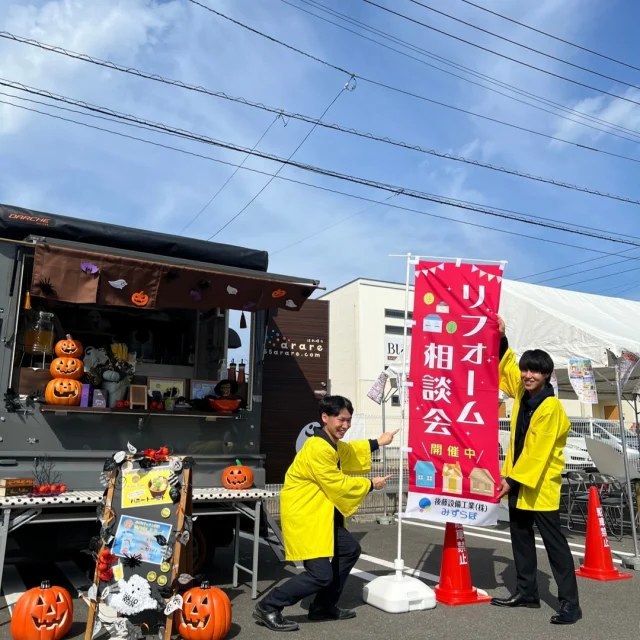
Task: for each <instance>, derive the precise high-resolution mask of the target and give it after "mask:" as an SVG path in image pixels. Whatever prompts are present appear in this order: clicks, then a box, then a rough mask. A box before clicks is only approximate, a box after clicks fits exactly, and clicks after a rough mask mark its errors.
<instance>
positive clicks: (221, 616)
mask: <svg viewBox="0 0 640 640" xmlns="http://www.w3.org/2000/svg"><path fill="white" fill-rule="evenodd" d="M175 622H176V626H177V627H178V633H179V634H180V637H181V638H184V640H222V639H223V638H225V637H226V636H227V634H228V633H229V631H230V630H231V602H230V601H229V598H228V596H227V594H226V593H225V592H224V591H222V589H218V588H216V587H211V586H209V583H208V582H203V583H202V586H201V587H194V588H193V589H189V591H187V592H186V593H185V594H184V598H183V604H182V610H178V611H176V615H175Z"/></svg>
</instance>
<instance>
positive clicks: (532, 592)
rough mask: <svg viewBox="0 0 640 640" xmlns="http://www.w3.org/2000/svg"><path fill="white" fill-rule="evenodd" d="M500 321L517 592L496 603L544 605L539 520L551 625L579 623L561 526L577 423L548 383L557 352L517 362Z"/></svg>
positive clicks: (504, 489)
mask: <svg viewBox="0 0 640 640" xmlns="http://www.w3.org/2000/svg"><path fill="white" fill-rule="evenodd" d="M498 324H499V328H500V335H501V341H500V389H502V391H503V392H504V393H506V394H507V395H508V396H510V397H511V398H513V400H514V403H513V410H512V415H511V440H510V443H509V449H508V451H507V455H506V459H505V462H504V466H503V468H502V476H503V480H502V485H501V487H500V490H499V493H498V497H499V498H502V497H503V496H508V501H509V523H510V531H511V546H512V549H513V560H514V563H515V565H516V576H517V591H516V593H515V594H514V595H512V596H511V597H509V598H493V600H492V601H491V602H492V604H494V605H497V606H501V607H529V608H532V609H537V608H539V607H540V599H539V596H538V585H537V579H536V578H537V570H538V569H537V559H536V541H535V535H534V531H533V525H534V523H535V525H536V526H537V527H538V531H539V532H540V535H541V536H542V541H543V543H544V546H545V549H546V551H547V555H548V557H549V563H550V564H551V570H552V572H553V577H554V578H555V581H556V584H557V585H558V600H559V601H560V610H559V611H558V613H557V614H556V615H554V616H552V617H551V623H552V624H573V623H575V622H577V621H578V620H580V618H582V610H581V609H580V603H579V601H578V583H577V580H576V574H575V566H574V563H573V556H572V555H571V550H570V549H569V544H568V543H567V539H566V538H565V536H564V534H563V533H562V530H561V528H560V491H561V488H562V470H563V469H564V455H563V449H564V446H565V444H566V442H567V436H568V435H569V429H570V427H571V423H570V422H569V418H567V415H566V413H565V411H564V408H563V407H562V404H561V403H560V400H558V398H556V397H555V394H554V391H553V387H552V386H551V383H550V382H549V380H550V378H551V374H552V373H553V368H554V364H553V360H552V359H551V356H550V355H549V354H548V353H546V352H545V351H542V350H540V349H534V350H531V351H525V352H524V353H523V354H522V357H521V358H520V361H519V362H516V356H515V354H514V353H513V351H512V350H511V349H510V348H509V343H508V341H507V338H506V336H505V326H504V322H503V320H502V319H501V318H498Z"/></svg>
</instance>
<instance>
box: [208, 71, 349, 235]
mask: <svg viewBox="0 0 640 640" xmlns="http://www.w3.org/2000/svg"><path fill="white" fill-rule="evenodd" d="M348 84H349V83H347V84H346V85H345V86H344V87H342V88H341V89H340V91H338V94H337V95H336V97H335V98H334V99H333V100H332V101H331V102H330V103H329V104H328V106H327V108H326V109H325V110H324V111H323V112H322V115H321V116H320V120H321V119H322V118H323V117H324V116H325V115H326V113H327V111H329V109H331V107H332V106H333V105H334V104H335V103H336V102H337V100H338V98H339V97H340V96H341V95H342V94H343V93H344V91H345V90H346V89H347V87H348ZM318 124H319V121H318V122H316V123H314V125H313V127H311V129H309V131H308V133H307V135H306V136H305V137H304V138H303V139H302V142H300V144H299V145H298V146H297V147H296V148H295V149H294V150H293V152H292V153H291V155H290V156H289V157H288V158H287V160H286V162H289V160H291V158H293V156H294V155H295V154H296V153H297V152H298V150H299V149H300V147H301V146H302V145H303V144H304V143H305V142H306V141H307V138H308V137H309V136H310V135H311V134H312V133H313V132H314V131H315V128H316V127H317V126H318ZM247 157H248V156H247ZM285 166H286V163H285V164H282V165H281V166H280V168H279V169H278V170H277V171H276V172H275V173H274V174H273V176H271V178H269V180H268V181H267V183H266V184H265V185H264V186H263V187H262V189H260V191H258V193H256V195H255V196H253V198H251V200H249V202H247V204H245V205H244V207H242V209H240V211H238V213H236V215H235V216H233V218H231V219H230V220H228V221H227V222H225V224H223V225H222V226H221V227H220V228H219V229H218V230H217V231H216V232H215V233H214V234H213V235H212V236H209V237H208V238H207V240H212V239H213V238H215V237H216V236H217V235H218V234H219V233H220V232H221V231H223V230H224V229H226V228H227V227H228V226H229V225H230V224H231V223H232V222H233V221H234V220H237V219H238V218H239V217H240V215H242V213H243V212H244V211H246V210H247V209H248V208H249V206H250V205H251V204H252V203H253V202H255V201H256V200H257V198H258V197H259V196H260V194H261V193H262V192H263V191H264V190H265V189H266V188H267V187H268V186H269V185H270V184H271V183H272V182H273V181H274V180H275V179H276V178H277V177H278V174H279V173H280V172H281V171H282V170H283V169H284V168H285Z"/></svg>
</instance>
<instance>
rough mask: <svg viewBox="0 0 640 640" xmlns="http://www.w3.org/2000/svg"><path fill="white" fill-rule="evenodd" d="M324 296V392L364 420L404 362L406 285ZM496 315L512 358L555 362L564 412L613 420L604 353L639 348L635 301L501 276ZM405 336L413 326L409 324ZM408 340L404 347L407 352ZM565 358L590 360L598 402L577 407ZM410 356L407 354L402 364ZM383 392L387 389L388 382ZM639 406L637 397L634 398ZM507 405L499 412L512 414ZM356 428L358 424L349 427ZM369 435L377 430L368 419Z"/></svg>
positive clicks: (629, 411)
mask: <svg viewBox="0 0 640 640" xmlns="http://www.w3.org/2000/svg"><path fill="white" fill-rule="evenodd" d="M322 298H323V299H325V300H329V301H330V310H329V314H330V329H329V378H330V390H331V391H330V392H331V393H337V394H340V395H344V396H347V397H348V398H350V399H351V401H352V402H353V403H354V409H355V412H356V413H357V414H364V415H365V416H367V418H368V419H369V422H371V421H375V420H376V417H378V419H379V416H380V413H381V408H380V406H379V405H378V404H376V403H375V402H373V401H372V400H371V399H369V398H368V397H367V392H368V391H369V389H370V388H371V386H372V385H373V383H374V382H375V380H376V379H377V377H378V375H379V374H380V372H381V371H382V370H384V369H385V367H386V366H389V365H393V366H401V365H402V345H403V331H404V329H403V326H404V309H405V285H404V284H397V283H392V282H382V281H377V280H368V279H364V278H359V279H357V280H353V281H352V282H349V283H347V284H345V285H343V286H341V287H339V288H337V289H334V290H333V291H330V292H328V293H326V294H325V295H323V296H322ZM412 308H413V287H410V289H409V311H410V312H411V311H412ZM500 315H501V316H502V317H503V318H504V320H505V322H506V325H507V336H508V338H509V343H510V346H511V348H512V349H513V350H514V351H515V353H516V354H517V355H519V354H521V353H522V352H523V351H524V350H526V349H530V348H540V349H544V350H546V351H548V352H549V353H550V354H551V356H552V357H553V359H554V362H555V365H556V375H557V377H558V388H559V397H560V399H561V400H562V402H563V404H564V406H565V409H566V411H567V413H568V415H569V416H570V417H575V418H579V417H584V418H587V417H593V418H601V419H612V420H615V419H617V418H618V409H617V397H616V391H615V386H613V384H612V381H613V380H614V376H613V369H612V368H611V367H609V366H608V360H607V354H606V350H607V349H611V350H612V351H613V352H614V353H616V354H618V355H619V354H620V353H621V351H622V350H628V351H633V352H636V353H640V303H639V302H632V301H629V300H623V299H620V298H609V297H604V296H598V295H592V294H584V293H577V292H574V291H566V290H563V289H552V288H550V287H542V286H540V285H533V284H527V283H522V282H515V281H509V280H504V281H503V283H502V296H501V303H500ZM407 333H408V334H410V333H411V329H410V328H408V329H407ZM410 344H411V343H410V337H408V339H407V346H408V348H409V351H410ZM569 358H590V359H591V361H592V364H593V367H594V370H595V371H596V379H597V390H598V401H599V402H598V404H597V405H589V404H582V403H580V402H579V400H578V399H577V396H576V394H575V392H574V391H573V388H572V386H571V384H570V382H569V377H568V373H567V366H568V361H569ZM408 363H409V357H408V355H407V367H408ZM639 376H640V366H638V368H637V369H636V371H635V372H634V374H633V376H632V377H631V379H630V380H629V382H628V383H627V386H626V387H625V397H626V398H627V399H628V401H626V402H624V403H623V404H624V418H625V421H626V422H628V423H630V424H631V423H634V422H636V417H635V411H634V408H633V406H632V402H633V397H634V396H633V394H632V391H633V387H634V386H635V384H636V383H637V382H638V380H640V377H639ZM387 391H388V392H389V387H387ZM638 404H639V407H640V402H639V403H638ZM510 407H511V402H510V401H507V403H505V404H502V405H501V407H500V415H501V416H509V415H510ZM386 415H387V418H388V425H389V428H391V424H392V423H394V422H397V421H398V419H399V415H400V409H399V401H398V397H397V394H395V395H392V396H390V397H389V402H388V403H387V405H386ZM354 426H356V425H355V424H354ZM366 430H367V434H368V435H369V434H370V432H373V431H375V428H370V427H369V424H367V429H366Z"/></svg>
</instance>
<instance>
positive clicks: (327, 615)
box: [309, 603, 356, 622]
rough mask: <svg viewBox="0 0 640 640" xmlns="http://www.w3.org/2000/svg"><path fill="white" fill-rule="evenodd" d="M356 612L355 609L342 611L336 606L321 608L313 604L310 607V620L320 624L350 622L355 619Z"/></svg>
mask: <svg viewBox="0 0 640 640" xmlns="http://www.w3.org/2000/svg"><path fill="white" fill-rule="evenodd" d="M355 617H356V612H355V611H354V610H353V609H340V608H338V607H336V606H335V605H334V606H332V607H319V606H318V605H316V604H314V603H312V604H311V606H310V607H309V620H313V621H314V622H318V621H320V620H349V618H355Z"/></svg>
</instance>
